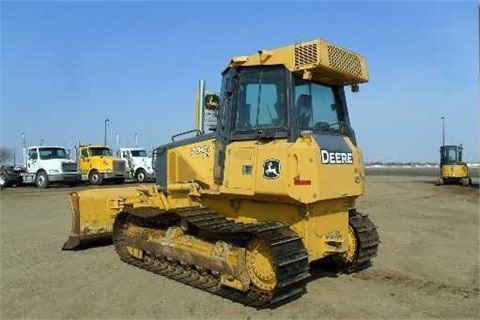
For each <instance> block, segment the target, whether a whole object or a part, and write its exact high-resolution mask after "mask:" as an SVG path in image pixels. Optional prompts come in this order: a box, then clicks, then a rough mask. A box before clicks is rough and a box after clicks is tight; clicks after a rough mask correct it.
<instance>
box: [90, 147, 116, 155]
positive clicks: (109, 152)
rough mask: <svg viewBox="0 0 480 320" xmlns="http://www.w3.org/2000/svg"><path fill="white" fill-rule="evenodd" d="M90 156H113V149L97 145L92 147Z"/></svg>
mask: <svg viewBox="0 0 480 320" xmlns="http://www.w3.org/2000/svg"><path fill="white" fill-rule="evenodd" d="M90 156H110V157H111V156H113V153H112V149H110V148H102V147H95V148H90Z"/></svg>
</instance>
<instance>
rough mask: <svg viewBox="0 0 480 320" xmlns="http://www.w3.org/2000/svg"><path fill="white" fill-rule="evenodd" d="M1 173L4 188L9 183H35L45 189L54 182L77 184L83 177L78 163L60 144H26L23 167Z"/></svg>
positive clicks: (0, 178)
mask: <svg viewBox="0 0 480 320" xmlns="http://www.w3.org/2000/svg"><path fill="white" fill-rule="evenodd" d="M0 174H1V175H2V176H1V177H0V184H2V188H3V187H6V186H8V185H9V184H35V185H36V186H37V187H38V188H41V189H45V188H48V187H49V186H50V184H52V183H59V184H68V185H76V184H77V183H79V182H80V181H81V179H82V177H81V175H80V173H79V172H78V168H77V163H75V162H74V161H73V160H71V159H70V156H69V152H68V150H67V149H66V148H64V147H60V146H31V147H29V148H26V147H25V146H24V147H23V167H20V168H16V169H15V170H9V171H3V172H2V173H0Z"/></svg>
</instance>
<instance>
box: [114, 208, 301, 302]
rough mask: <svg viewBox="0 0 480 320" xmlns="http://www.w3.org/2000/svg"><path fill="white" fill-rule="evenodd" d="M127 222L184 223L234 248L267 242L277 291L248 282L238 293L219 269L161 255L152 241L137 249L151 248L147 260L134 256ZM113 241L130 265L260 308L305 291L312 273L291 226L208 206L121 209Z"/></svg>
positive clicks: (121, 256) (299, 241) (164, 226)
mask: <svg viewBox="0 0 480 320" xmlns="http://www.w3.org/2000/svg"><path fill="white" fill-rule="evenodd" d="M127 223H134V224H136V225H139V226H142V227H152V228H159V227H163V228H168V227H169V226H182V227H183V228H185V229H187V230H193V231H192V232H193V233H195V231H202V232H208V233H210V234H213V235H215V236H216V237H217V239H218V240H222V241H227V242H228V241H230V242H231V243H232V244H234V245H236V246H242V245H245V244H246V243H247V242H248V241H249V240H251V239H255V238H258V239H261V240H262V241H265V242H266V243H268V245H269V249H270V253H271V255H272V258H273V261H274V269H275V271H276V279H277V284H276V287H275V289H274V290H273V291H265V290H261V289H260V288H257V287H255V286H254V285H253V284H250V287H249V289H248V290H247V291H240V290H236V289H233V288H230V287H226V286H223V285H222V284H221V283H220V274H219V273H218V272H214V271H212V270H208V269H205V268H202V266H200V267H199V266H196V265H192V264H187V263H185V262H183V261H178V260H174V259H171V258H169V257H166V256H163V255H161V254H159V252H160V250H158V247H161V245H160V244H153V243H149V244H148V250H145V248H139V249H143V250H145V251H146V252H149V253H148V254H146V255H145V256H144V257H143V259H140V258H137V257H134V256H132V255H131V254H130V252H129V251H128V249H127V245H128V243H131V241H132V240H134V239H127V238H126V236H125V235H124V233H123V232H122V231H123V229H124V228H125V226H126V225H127ZM138 240H139V242H138V243H142V239H138ZM113 243H114V246H115V250H116V252H117V253H118V255H119V256H120V258H121V260H123V261H124V262H126V263H129V264H131V265H134V266H136V267H139V268H142V269H145V270H148V271H151V272H154V273H157V274H160V275H163V276H166V277H168V278H170V279H173V280H176V281H180V282H182V283H185V284H188V285H190V286H193V287H196V288H199V289H201V290H204V291H207V292H210V293H213V294H216V295H219V296H221V297H224V298H227V299H230V300H233V301H236V302H239V303H241V304H243V305H247V306H252V307H256V308H261V307H265V306H267V305H270V306H271V305H274V304H276V303H278V302H280V301H284V300H287V299H292V298H294V297H297V296H299V295H302V294H303V293H305V292H306V289H305V286H306V280H307V279H308V278H309V277H310V272H309V261H308V255H307V252H306V249H305V247H304V245H303V243H302V240H301V238H300V237H298V236H297V235H296V234H295V233H294V232H293V231H292V230H291V229H290V228H289V227H288V226H285V225H283V224H281V223H278V222H259V223H254V224H244V223H237V222H234V221H232V220H228V219H226V218H225V217H224V216H221V215H219V214H218V213H216V212H214V211H212V210H209V209H207V208H187V209H181V210H176V211H175V212H174V213H173V214H170V213H167V214H163V215H159V216H156V217H152V218H140V217H136V216H132V215H129V214H127V213H122V214H120V215H118V216H117V218H116V220H115V223H114V231H113ZM143 243H145V240H143ZM155 246H157V248H155ZM156 249H157V250H156Z"/></svg>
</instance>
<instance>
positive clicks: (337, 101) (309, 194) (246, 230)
mask: <svg viewBox="0 0 480 320" xmlns="http://www.w3.org/2000/svg"><path fill="white" fill-rule="evenodd" d="M222 76H223V80H222V84H221V93H220V95H219V99H211V95H210V97H209V99H207V101H205V100H204V99H202V97H205V94H204V91H205V89H204V86H203V90H199V91H200V94H199V97H200V99H197V101H200V102H199V103H198V104H197V111H196V114H197V115H199V116H198V117H197V124H198V126H197V129H196V130H195V132H196V135H194V136H193V137H189V138H185V139H183V140H178V138H179V136H180V135H182V134H180V135H175V136H174V137H172V142H170V143H168V144H165V145H162V146H160V147H158V148H156V149H155V157H154V159H155V160H154V162H155V171H156V184H155V185H153V184H152V185H143V186H134V187H128V188H106V189H91V190H85V191H78V192H72V193H71V194H70V203H71V207H72V211H73V216H72V231H71V235H70V237H69V239H68V240H67V242H66V243H65V244H64V246H63V249H65V250H72V249H76V248H79V247H81V246H83V245H84V244H85V243H87V242H88V241H89V240H96V239H97V240H98V239H100V238H102V237H107V238H111V239H113V244H114V247H115V250H116V252H117V253H118V255H119V256H120V259H121V260H123V261H124V262H127V263H129V264H131V265H133V266H136V267H139V268H142V269H146V270H148V271H151V272H155V273H158V274H160V275H163V276H166V277H169V278H171V279H174V280H177V281H180V282H183V283H185V284H188V285H191V286H194V287H196V288H199V289H202V290H205V291H208V292H210V293H213V294H217V295H220V296H222V297H225V298H228V299H231V300H233V301H237V302H240V303H242V304H244V305H249V306H253V307H257V308H260V307H264V306H273V305H274V304H277V303H279V302H282V303H284V302H286V301H290V300H291V299H293V298H295V297H298V296H300V295H301V294H303V293H304V292H306V290H305V287H306V283H307V281H308V279H309V277H310V263H311V262H312V261H325V262H328V263H329V264H331V265H334V266H336V267H337V268H338V270H341V271H346V272H355V271H358V270H361V269H363V268H365V267H368V266H369V265H370V262H371V259H372V258H373V257H374V256H376V254H377V248H378V244H379V236H378V233H377V228H376V226H375V225H374V224H373V222H372V221H371V220H370V219H369V218H368V216H367V215H366V214H363V213H360V212H358V211H357V210H356V209H355V201H356V199H357V198H358V197H359V196H361V195H362V194H363V193H364V191H365V173H364V166H363V161H362V153H361V151H360V149H359V148H358V146H357V143H356V139H355V134H354V130H353V129H352V127H351V125H350V120H349V115H348V110H347V103H346V99H345V93H344V88H345V87H348V86H350V87H351V89H352V91H354V92H356V91H358V89H359V84H360V83H365V82H367V81H368V71H367V65H366V60H365V59H364V58H363V57H362V56H360V55H358V54H356V53H353V52H351V51H349V50H346V49H344V48H342V47H340V46H337V45H335V44H332V43H330V42H327V41H325V40H321V39H317V40H313V41H307V42H299V43H296V44H293V45H289V46H285V47H281V48H277V49H271V50H259V51H258V52H256V53H255V54H252V55H249V56H237V57H234V58H232V59H231V60H230V61H229V63H228V64H227V66H226V68H225V69H224V70H223V72H222ZM206 102H207V103H206ZM209 102H213V103H209ZM203 109H209V110H212V109H215V111H216V114H217V122H216V125H215V128H214V130H213V131H211V132H207V133H205V132H204V123H203V121H204V118H203V116H202V115H203V114H204V112H203V111H202V110H203ZM207 131H208V130H207Z"/></svg>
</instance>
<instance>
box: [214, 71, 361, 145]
mask: <svg viewBox="0 0 480 320" xmlns="http://www.w3.org/2000/svg"><path fill="white" fill-rule="evenodd" d="M222 86H223V88H222V92H223V93H226V94H224V96H223V97H222V100H223V101H222V102H223V103H222V108H221V109H220V114H219V123H222V126H221V127H220V128H218V129H217V131H220V132H217V133H219V134H220V135H221V136H222V137H223V138H224V139H225V140H228V142H230V141H239V140H264V139H267V140H268V139H287V140H288V141H289V142H293V141H295V140H296V139H297V138H298V137H299V135H300V134H301V132H305V131H306V130H307V131H310V132H311V133H313V134H322V133H329V134H336V135H343V134H346V135H348V136H350V137H351V138H352V141H353V142H354V140H355V139H354V133H353V130H352V128H351V127H350V121H349V118H348V111H347V107H346V102H345V94H344V90H343V86H332V85H326V84H322V83H320V82H317V81H313V80H305V79H302V78H301V77H299V76H297V75H295V74H294V73H292V72H290V71H289V70H288V69H287V68H285V67H284V66H282V65H279V66H252V67H236V68H229V69H228V70H227V72H226V73H225V74H224V78H223V84H222Z"/></svg>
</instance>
